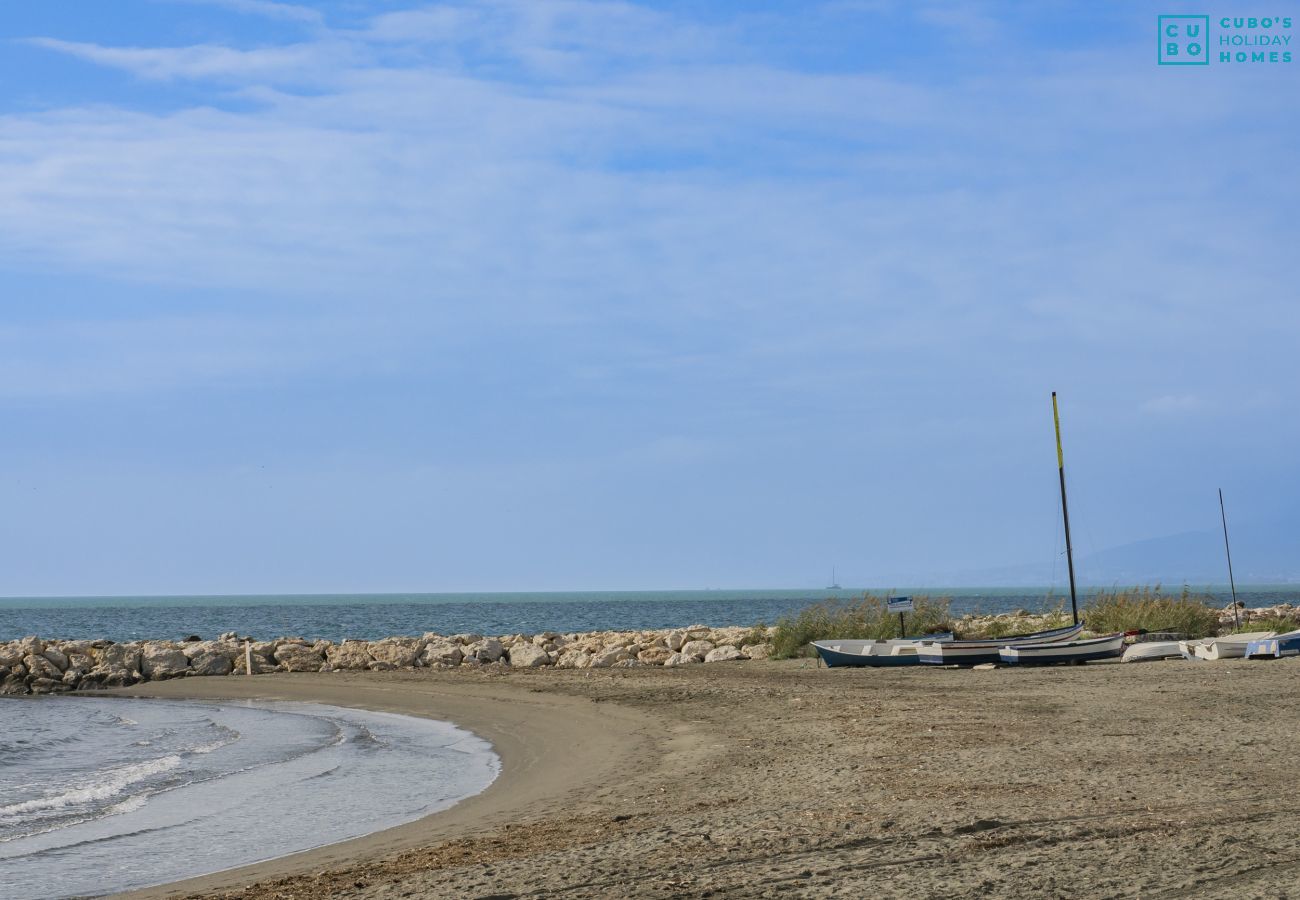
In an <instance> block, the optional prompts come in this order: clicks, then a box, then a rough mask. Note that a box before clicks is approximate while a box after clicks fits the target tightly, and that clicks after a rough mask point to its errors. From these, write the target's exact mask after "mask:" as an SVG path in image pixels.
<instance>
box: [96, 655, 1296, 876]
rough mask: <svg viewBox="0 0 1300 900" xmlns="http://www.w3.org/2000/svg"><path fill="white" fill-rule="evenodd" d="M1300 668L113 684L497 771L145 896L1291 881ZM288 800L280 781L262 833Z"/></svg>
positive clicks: (303, 677)
mask: <svg viewBox="0 0 1300 900" xmlns="http://www.w3.org/2000/svg"><path fill="white" fill-rule="evenodd" d="M1298 675H1300V663H1298V662H1296V661H1293V660H1288V661H1281V662H1273V663H1260V662H1242V661H1233V662H1222V663H1203V664H1196V663H1187V662H1181V661H1180V662H1168V663H1154V664H1143V665H1118V664H1106V665H1096V664H1094V665H1090V666H1087V667H1075V668H1052V669H1042V670H1016V669H999V670H995V671H983V672H981V671H955V670H930V669H908V670H905V669H899V670H845V669H835V670H830V669H824V668H817V667H816V666H815V664H813V663H811V662H810V661H802V660H800V661H788V662H781V663H771V662H737V663H732V664H728V665H725V666H723V665H719V666H697V667H687V668H683V669H672V670H664V669H660V668H642V669H625V670H596V671H593V670H587V671H540V672H539V671H531V672H528V671H512V672H508V673H505V674H502V673H498V672H486V671H474V672H466V671H459V670H451V671H435V670H417V671H414V672H362V673H335V674H277V675H268V676H259V677H256V678H191V679H183V680H176V681H169V682H162V683H151V684H145V685H140V686H137V687H135V688H130V689H127V690H125V691H122V692H121V693H127V694H132V695H139V696H158V697H207V698H251V697H265V698H281V699H290V700H295V699H296V700H313V701H319V702H325V703H332V704H339V705H352V706H362V707H368V708H373V709H380V710H386V711H392V712H404V713H410V714H414V715H428V716H435V717H440V718H446V719H450V720H452V721H455V722H457V723H458V724H460V725H463V726H465V727H467V728H469V729H471V730H473V731H475V732H476V733H478V734H479V735H481V736H482V737H485V738H487V739H488V740H490V741H492V742H493V744H494V745H495V746H496V748H497V752H498V753H500V755H501V757H502V762H503V771H502V774H501V776H500V778H499V779H498V780H497V781H496V783H494V784H493V785H492V787H491V788H489V789H488V790H487V791H485V792H484V793H483V794H481V795H479V796H477V797H474V798H472V799H470V800H467V801H465V802H463V803H461V804H460V805H458V806H457V807H455V808H453V809H451V810H449V811H447V812H444V813H441V814H438V815H435V816H431V817H429V818H427V819H424V820H421V821H418V822H414V823H411V824H408V825H405V826H402V827H400V828H396V829H391V830H388V831H384V832H381V833H378V834H375V835H371V836H368V837H364V838H360V839H357V840H352V841H348V842H345V843H342V844H337V845H334V846H331V847H326V848H322V849H319V850H314V851H310V852H307V853H302V854H297V855H295V856H291V857H286V858H283V859H278V860H272V861H268V862H265V863H261V864H258V865H254V866H249V867H246V868H243V869H238V870H232V871H229V872H224V873H220V874H216V875H210V876H206V877H203V878H199V879H194V880H191V881H187V882H182V883H179V884H175V885H169V886H165V887H162V888H155V889H151V890H147V891H141V892H137V893H135V894H132V895H129V896H133V897H137V898H145V897H149V898H160V897H191V896H192V897H200V896H202V897H214V896H216V897H241V898H266V900H270V898H294V900H296V898H319V897H323V896H330V897H366V898H390V897H391V898H397V897H425V896H428V897H434V896H448V897H450V896H460V897H483V898H486V897H527V896H564V897H616V896H644V897H678V896H682V897H688V896H737V897H739V896H770V897H775V896H780V895H790V894H796V895H803V896H860V895H862V894H863V893H864V892H869V893H870V894H872V895H874V896H887V897H889V896H897V897H951V896H955V895H961V894H968V895H982V896H996V897H1009V896H1014V897H1043V896H1110V897H1116V896H1122V897H1128V896H1133V897H1136V896H1142V897H1165V896H1170V897H1172V896H1189V895H1195V896H1219V895H1222V896H1228V895H1231V896H1234V897H1243V896H1245V897H1284V896H1287V895H1288V891H1289V890H1291V888H1290V887H1289V886H1290V885H1293V884H1295V883H1296V882H1297V881H1298V880H1300V835H1298V834H1297V833H1296V831H1295V829H1294V827H1293V819H1292V813H1291V806H1292V802H1291V800H1292V798H1291V786H1292V785H1293V784H1294V777H1295V774H1296V772H1297V771H1300V742H1296V741H1295V739H1294V738H1295V731H1296V724H1297V721H1300V680H1298V679H1297V676H1298ZM291 801H292V798H268V806H267V814H266V825H267V827H274V820H275V817H276V815H278V814H282V813H278V812H277V810H288V809H291V807H292V802H291ZM283 814H291V813H289V812H285V813H283ZM339 814H340V815H346V814H347V811H346V809H340V810H339Z"/></svg>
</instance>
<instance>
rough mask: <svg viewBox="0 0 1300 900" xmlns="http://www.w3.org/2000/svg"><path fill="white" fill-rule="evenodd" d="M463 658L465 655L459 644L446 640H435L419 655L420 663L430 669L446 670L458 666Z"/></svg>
mask: <svg viewBox="0 0 1300 900" xmlns="http://www.w3.org/2000/svg"><path fill="white" fill-rule="evenodd" d="M464 658H465V653H464V651H462V650H461V648H460V644H457V643H456V642H454V641H449V640H447V639H446V638H436V639H434V640H431V641H429V643H428V644H426V645H425V647H424V652H422V653H421V654H420V663H421V665H425V666H429V667H430V668H433V667H439V668H446V667H448V666H458V665H460V661H461V660H462V659H464Z"/></svg>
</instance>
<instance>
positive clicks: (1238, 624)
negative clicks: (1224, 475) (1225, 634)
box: [1219, 488, 1241, 629]
mask: <svg viewBox="0 0 1300 900" xmlns="http://www.w3.org/2000/svg"><path fill="white" fill-rule="evenodd" d="M1219 516H1220V518H1222V519H1223V552H1224V553H1225V554H1227V556H1228V584H1229V585H1231V587H1232V625H1233V627H1234V628H1237V629H1240V628H1241V619H1240V618H1238V616H1237V582H1236V579H1234V578H1233V577H1232V548H1230V547H1229V546H1228V514H1227V513H1226V512H1224V511H1223V488H1219Z"/></svg>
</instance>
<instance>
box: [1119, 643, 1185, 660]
mask: <svg viewBox="0 0 1300 900" xmlns="http://www.w3.org/2000/svg"><path fill="white" fill-rule="evenodd" d="M1182 643H1184V642H1183V641H1143V642H1142V643H1140V644H1132V645H1130V646H1129V648H1128V649H1127V650H1125V651H1124V655H1123V656H1121V657H1120V660H1119V661H1120V662H1146V661H1148V660H1154V659H1177V658H1178V657H1180V656H1182V655H1183V652H1182V647H1181V646H1179V645H1180V644H1182Z"/></svg>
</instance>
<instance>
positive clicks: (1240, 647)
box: [1178, 631, 1275, 662]
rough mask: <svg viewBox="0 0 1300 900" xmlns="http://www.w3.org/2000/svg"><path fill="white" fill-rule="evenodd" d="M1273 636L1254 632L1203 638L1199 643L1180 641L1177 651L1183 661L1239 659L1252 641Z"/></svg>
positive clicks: (1264, 632) (1268, 632) (1272, 634)
mask: <svg viewBox="0 0 1300 900" xmlns="http://www.w3.org/2000/svg"><path fill="white" fill-rule="evenodd" d="M1274 636H1275V632H1272V631H1256V632H1252V633H1249V634H1233V635H1228V636H1225V637H1218V638H1205V639H1204V640H1200V641H1180V642H1179V644H1178V649H1179V651H1180V652H1181V653H1182V655H1183V658H1184V659H1192V660H1205V661H1207V662H1213V661H1215V660H1219V659H1241V657H1243V656H1245V655H1246V648H1247V647H1248V646H1249V645H1250V644H1251V643H1252V642H1253V641H1265V640H1268V639H1269V638H1272V637H1274Z"/></svg>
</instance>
